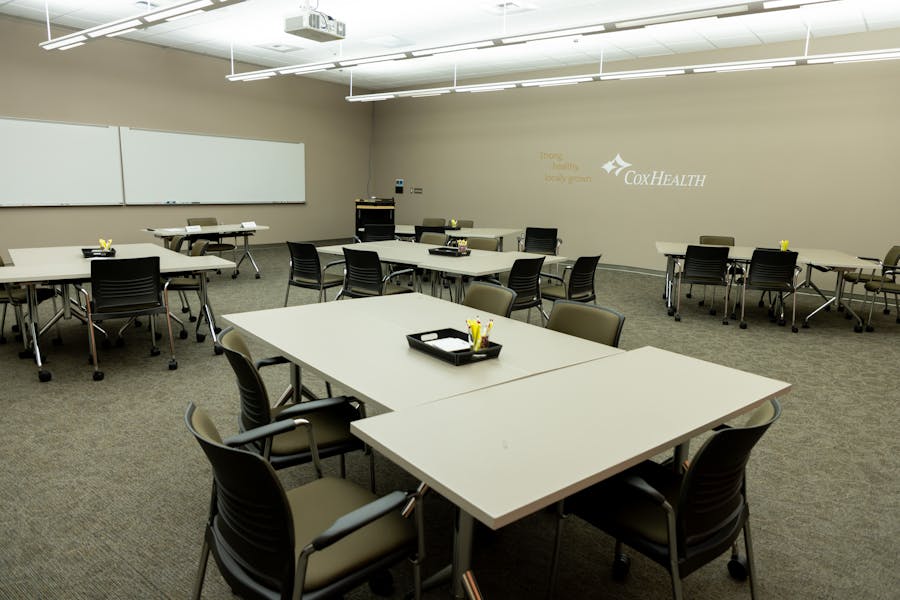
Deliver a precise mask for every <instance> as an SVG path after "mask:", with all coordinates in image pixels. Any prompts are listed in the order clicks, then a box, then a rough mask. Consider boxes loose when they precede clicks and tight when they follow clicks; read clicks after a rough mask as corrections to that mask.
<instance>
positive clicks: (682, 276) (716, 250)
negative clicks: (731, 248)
mask: <svg viewBox="0 0 900 600" xmlns="http://www.w3.org/2000/svg"><path fill="white" fill-rule="evenodd" d="M676 268H677V274H676V278H677V282H676V287H675V298H676V299H675V314H674V317H675V320H676V321H681V286H682V284H683V283H688V284H690V285H694V284H698V285H702V286H703V297H704V301H705V299H706V288H707V287H709V286H718V287H724V288H725V301H724V308H723V310H722V312H723V315H724V316H723V317H722V324H723V325H728V300H729V292H730V291H731V278H730V277H729V266H728V248H727V247H724V246H693V245H691V246H688V247H687V251H686V252H685V256H684V259H683V260H682V261H676ZM703 304H704V303H703V302H701V306H702V305H703ZM709 314H711V315H715V314H716V296H715V293H713V299H712V307H711V308H710V309H709Z"/></svg>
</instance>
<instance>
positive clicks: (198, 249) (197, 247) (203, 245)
mask: <svg viewBox="0 0 900 600" xmlns="http://www.w3.org/2000/svg"><path fill="white" fill-rule="evenodd" d="M208 247H209V240H194V243H193V244H191V251H190V255H191V256H203V255H204V254H206V249H207V248H208Z"/></svg>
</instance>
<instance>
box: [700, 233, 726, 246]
mask: <svg viewBox="0 0 900 600" xmlns="http://www.w3.org/2000/svg"><path fill="white" fill-rule="evenodd" d="M699 243H701V244H706V245H708V246H734V237H732V236H730V235H701V236H700V242H699Z"/></svg>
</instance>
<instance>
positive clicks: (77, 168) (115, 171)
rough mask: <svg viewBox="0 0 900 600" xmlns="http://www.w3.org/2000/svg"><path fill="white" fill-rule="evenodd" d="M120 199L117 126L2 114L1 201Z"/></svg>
mask: <svg viewBox="0 0 900 600" xmlns="http://www.w3.org/2000/svg"><path fill="white" fill-rule="evenodd" d="M122 202H123V198H122V169H121V166H120V161H119V128H118V127H106V126H98V125H75V124H70V123H52V122H48V121H30V120H26V119H3V118H0V206H65V205H70V204H71V205H88V204H122Z"/></svg>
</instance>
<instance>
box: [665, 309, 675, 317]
mask: <svg viewBox="0 0 900 600" xmlns="http://www.w3.org/2000/svg"><path fill="white" fill-rule="evenodd" d="M666 314H668V315H669V316H670V317H671V316H672V315H674V314H675V309H674V308H670V309H669V310H667V311H666Z"/></svg>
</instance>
